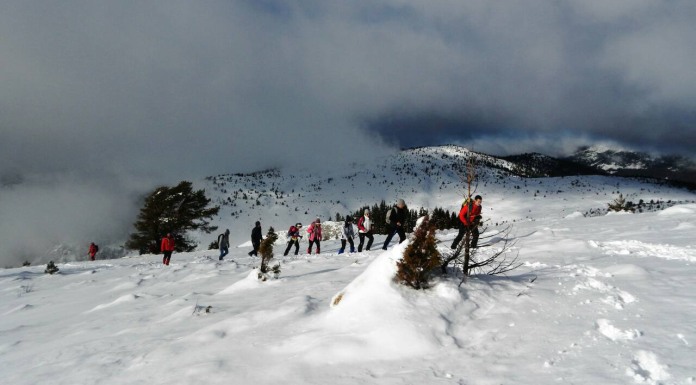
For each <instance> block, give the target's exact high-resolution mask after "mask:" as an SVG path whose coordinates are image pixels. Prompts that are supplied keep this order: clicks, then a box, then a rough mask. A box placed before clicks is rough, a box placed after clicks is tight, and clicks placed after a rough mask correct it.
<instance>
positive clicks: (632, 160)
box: [568, 145, 696, 184]
mask: <svg viewBox="0 0 696 385" xmlns="http://www.w3.org/2000/svg"><path fill="white" fill-rule="evenodd" d="M568 159H569V160H571V161H573V162H577V163H579V164H583V165H585V166H589V167H595V168H597V169H600V170H603V171H606V172H607V173H609V174H611V175H619V176H637V177H652V178H657V179H670V180H675V181H681V182H689V183H691V184H693V183H694V182H695V181H696V163H695V162H694V161H692V160H690V159H688V158H686V157H683V156H677V155H663V156H653V155H650V154H648V153H644V152H635V151H629V150H625V149H620V148H611V147H608V146H601V145H597V146H589V147H582V148H580V149H579V150H578V151H577V152H576V153H575V154H573V155H572V156H570V157H569V158H568Z"/></svg>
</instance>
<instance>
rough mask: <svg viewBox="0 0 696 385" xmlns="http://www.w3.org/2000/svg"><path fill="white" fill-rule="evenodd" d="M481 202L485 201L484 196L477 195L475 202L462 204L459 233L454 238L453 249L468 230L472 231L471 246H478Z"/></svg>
mask: <svg viewBox="0 0 696 385" xmlns="http://www.w3.org/2000/svg"><path fill="white" fill-rule="evenodd" d="M481 203H483V198H481V195H476V197H474V202H473V203H471V202H469V203H465V204H464V205H462V209H461V210H459V234H457V237H456V238H454V242H452V249H456V248H457V246H458V245H459V242H460V241H461V240H462V238H463V237H464V235H465V234H466V232H467V230H470V231H471V243H470V244H469V246H470V247H471V248H476V247H478V239H479V230H478V225H479V222H480V221H481Z"/></svg>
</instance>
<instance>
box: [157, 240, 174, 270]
mask: <svg viewBox="0 0 696 385" xmlns="http://www.w3.org/2000/svg"><path fill="white" fill-rule="evenodd" d="M160 251H161V252H162V254H164V257H162V263H164V264H165V265H166V266H169V260H170V259H172V253H173V252H174V237H173V236H172V234H171V233H169V234H167V236H166V237H164V238H162V243H161V244H160Z"/></svg>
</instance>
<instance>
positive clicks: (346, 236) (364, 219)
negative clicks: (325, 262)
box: [161, 195, 483, 265]
mask: <svg viewBox="0 0 696 385" xmlns="http://www.w3.org/2000/svg"><path fill="white" fill-rule="evenodd" d="M482 202H483V198H482V197H481V196H480V195H477V196H476V197H474V199H473V201H469V200H466V201H465V202H464V203H463V204H462V207H461V210H460V211H459V233H458V234H457V236H456V237H455V238H454V241H453V242H452V245H451V248H452V249H456V247H457V246H458V244H459V242H461V240H462V238H463V237H464V235H465V234H466V232H467V231H470V232H471V235H472V238H471V247H473V248H476V247H477V245H478V238H479V231H478V226H479V223H480V221H481V208H482V207H481V204H482ZM407 213H408V210H407V208H406V202H404V200H403V199H399V200H398V201H397V203H396V205H395V206H394V207H392V208H391V209H390V210H389V211H388V212H387V218H385V219H386V222H387V225H388V229H389V230H388V232H387V238H386V239H385V240H384V244H383V245H382V250H387V246H389V243H391V241H392V238H394V235H397V234H398V235H399V243H401V242H403V241H404V240H406V230H405V228H404V225H405V223H406V215H407ZM356 226H357V228H358V238H359V239H360V243H359V244H358V249H357V251H358V252H362V251H363V245H364V246H365V249H364V250H365V251H369V250H370V248H371V247H372V243H373V241H374V232H373V221H372V219H371V218H370V210H367V209H366V210H365V211H364V212H363V215H362V216H361V217H360V218H359V219H358V222H357V224H356ZM301 229H302V223H299V222H298V223H295V224H294V225H292V226H290V228H289V229H288V232H287V234H286V235H287V247H286V248H285V252H284V253H283V255H284V256H287V255H288V254H289V253H290V250H291V249H292V248H293V246H294V247H295V255H298V254H299V251H300V239H302V238H303V235H302V233H301ZM306 231H307V233H308V234H309V237H308V240H309V245H308V247H307V254H312V249H313V247H314V245H315V244H316V246H317V248H316V254H319V253H321V241H322V239H323V238H322V227H321V219H320V218H316V219H315V220H314V221H313V222H312V223H310V225H309V226H308V227H307V230H306ZM340 234H341V248H340V249H339V251H338V254H343V253H344V252H345V251H346V246H348V245H350V249H349V250H350V252H351V253H354V252H355V243H354V241H353V239H354V238H355V229H354V228H353V218H352V217H351V216H350V215H348V216H347V217H346V219H345V222H344V223H343V226H342V227H341V233H340ZM229 237H230V230H229V229H227V230H226V231H225V232H224V233H222V234H220V235H219V236H218V239H217V241H218V248H219V249H220V258H219V260H221V261H222V260H223V258H224V257H225V256H226V255H227V254H228V253H229V247H230V238H229ZM366 239H367V244H366V245H365V240H366ZM262 240H263V232H262V228H261V222H260V221H256V223H255V226H254V228H253V229H252V230H251V244H252V250H251V251H250V252H249V253H248V255H249V256H258V251H259V247H260V246H261V241H262ZM173 251H174V238H173V237H172V235H171V234H167V236H166V237H164V238H162V243H161V252H162V253H163V254H164V257H163V259H162V262H163V263H164V264H165V265H169V260H170V259H171V255H172V252H173Z"/></svg>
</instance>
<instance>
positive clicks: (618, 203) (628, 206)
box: [607, 194, 636, 212]
mask: <svg viewBox="0 0 696 385" xmlns="http://www.w3.org/2000/svg"><path fill="white" fill-rule="evenodd" d="M607 205H608V206H609V211H617V212H618V211H628V212H634V211H635V210H636V209H635V208H634V207H633V203H631V202H626V198H624V196H623V194H619V197H618V198H616V199H614V201H613V202H611V203H607Z"/></svg>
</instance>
